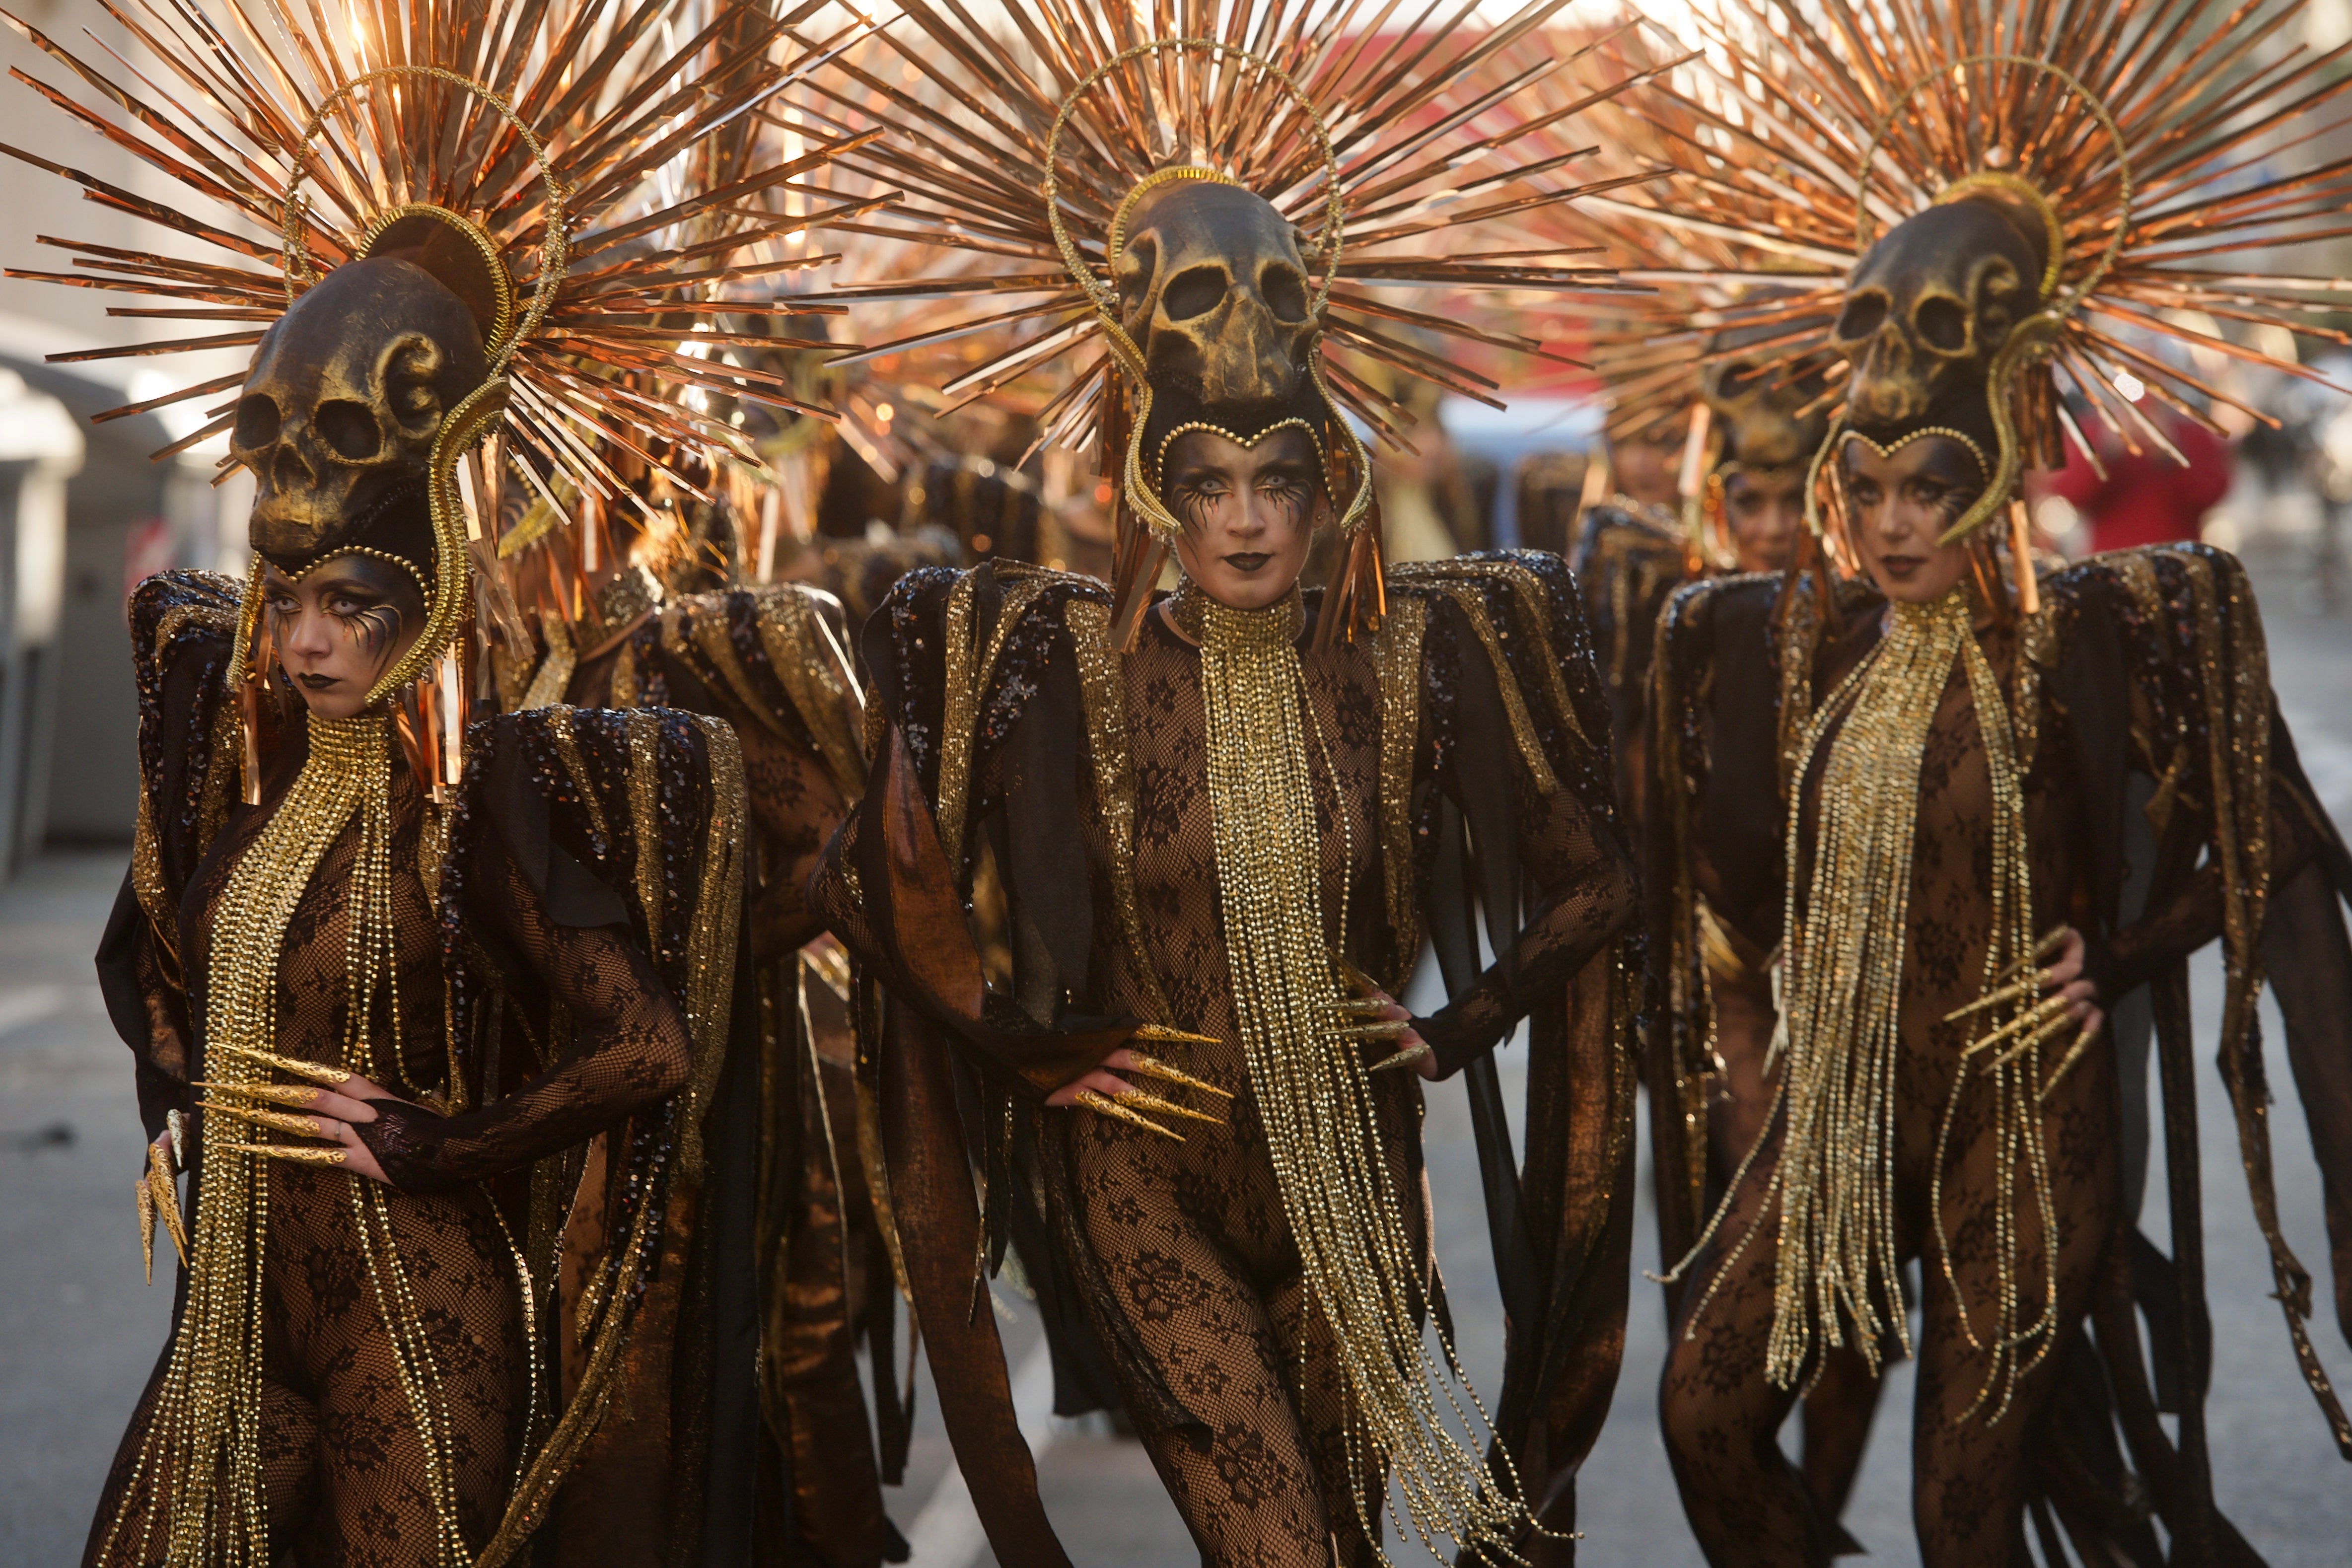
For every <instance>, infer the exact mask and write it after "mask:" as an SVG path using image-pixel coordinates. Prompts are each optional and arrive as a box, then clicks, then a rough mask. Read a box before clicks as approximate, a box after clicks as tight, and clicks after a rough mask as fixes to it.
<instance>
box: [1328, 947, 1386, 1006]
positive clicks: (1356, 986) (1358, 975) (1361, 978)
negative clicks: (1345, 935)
mask: <svg viewBox="0 0 2352 1568" xmlns="http://www.w3.org/2000/svg"><path fill="white" fill-rule="evenodd" d="M1331 967H1332V968H1334V969H1336V970H1338V971H1339V982H1340V984H1343V985H1345V986H1347V988H1348V989H1349V990H1350V991H1352V992H1354V993H1355V994H1356V995H1357V996H1358V997H1364V996H1367V995H1369V994H1370V993H1372V992H1375V991H1378V990H1379V989H1380V988H1381V983H1380V982H1379V981H1377V980H1375V979H1373V978H1372V977H1371V976H1370V975H1369V974H1367V973H1364V972H1363V971H1362V970H1360V969H1359V968H1357V967H1356V966H1355V965H1354V964H1353V963H1349V960H1348V955H1347V954H1346V953H1344V952H1335V953H1333V954H1332V955H1331Z"/></svg>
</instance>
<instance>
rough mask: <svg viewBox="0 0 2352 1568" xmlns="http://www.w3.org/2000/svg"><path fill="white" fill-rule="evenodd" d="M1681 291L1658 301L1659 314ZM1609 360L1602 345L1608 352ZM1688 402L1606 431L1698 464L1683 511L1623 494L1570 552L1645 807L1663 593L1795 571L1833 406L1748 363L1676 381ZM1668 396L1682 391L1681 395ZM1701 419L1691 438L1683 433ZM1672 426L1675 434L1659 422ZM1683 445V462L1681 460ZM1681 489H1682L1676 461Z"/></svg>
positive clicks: (1591, 517)
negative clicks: (1819, 410) (1670, 415)
mask: <svg viewBox="0 0 2352 1568" xmlns="http://www.w3.org/2000/svg"><path fill="white" fill-rule="evenodd" d="M1679 303H1680V301H1677V300H1671V299H1669V300H1664V301H1661V302H1659V303H1656V304H1653V305H1652V306H1651V308H1650V313H1651V314H1652V315H1653V316H1664V314H1665V313H1666V312H1667V311H1670V310H1674V309H1675V306H1676V305H1677V304H1679ZM1603 363H1604V365H1606V364H1607V363H1609V362H1608V360H1607V359H1606V358H1604V360H1603ZM1680 390H1681V391H1682V392H1683V393H1684V395H1685V397H1687V398H1688V399H1689V402H1688V403H1687V404H1686V405H1684V406H1682V407H1679V408H1677V409H1676V411H1675V412H1676V417H1675V418H1674V419H1672V420H1671V421H1670V422H1668V423H1667V424H1665V425H1664V426H1661V425H1660V424H1658V423H1657V420H1658V419H1659V417H1660V410H1659V406H1658V405H1659V403H1660V401H1661V399H1660V398H1658V397H1657V396H1656V395H1650V396H1646V397H1644V398H1643V399H1642V400H1641V401H1640V402H1638V403H1635V404H1633V405H1629V406H1627V407H1625V408H1623V409H1622V417H1623V420H1624V423H1625V425H1626V426H1630V428H1628V429H1626V430H1622V431H1621V432H1619V433H1618V434H1616V435H1613V436H1612V437H1611V438H1610V443H1609V449H1610V451H1611V453H1612V458H1611V466H1612V472H1614V471H1617V457H1616V454H1621V453H1641V454H1643V459H1642V461H1643V467H1642V468H1641V469H1640V472H1641V473H1642V474H1643V475H1644V476H1647V475H1649V473H1650V470H1651V468H1653V467H1654V466H1655V465H1656V464H1657V463H1663V462H1664V458H1662V457H1661V456H1660V454H1661V452H1662V451H1663V449H1664V447H1667V446H1669V445H1671V446H1673V447H1675V448H1677V454H1678V455H1677V457H1676V459H1675V461H1676V462H1677V463H1678V464H1682V465H1683V466H1686V467H1688V468H1690V469H1691V470H1692V477H1691V483H1690V485H1689V487H1688V488H1689V489H1691V491H1692V494H1691V496H1690V498H1689V499H1688V500H1685V501H1683V502H1682V503H1681V505H1680V508H1679V510H1681V511H1682V512H1683V513H1685V514H1686V515H1685V516H1682V517H1678V518H1675V521H1674V522H1673V526H1672V527H1671V528H1668V527H1667V526H1665V522H1666V519H1667V518H1668V517H1669V516H1671V515H1672V514H1673V511H1674V510H1675V509H1674V508H1670V507H1669V506H1667V505H1666V504H1665V503H1651V502H1645V501H1640V500H1635V499H1634V498H1633V497H1631V496H1628V495H1626V494H1623V493H1622V492H1621V493H1620V494H1619V495H1617V496H1616V497H1615V498H1614V499H1613V500H1611V501H1610V502H1609V503H1607V504H1605V505H1601V506H1596V507H1592V508H1591V509H1589V510H1587V511H1586V512H1585V514H1584V516H1583V519H1582V520H1581V521H1580V524H1579V526H1578V532H1577V541H1576V552H1575V554H1574V555H1573V556H1572V557H1571V558H1570V566H1571V567H1572V569H1573V570H1574V572H1575V574H1576V582H1577V588H1578V590H1579V592H1580V593H1581V594H1582V595H1583V597H1584V614H1585V619H1586V622H1587V623H1588V624H1589V625H1590V626H1591V628H1592V641H1593V647H1594V651H1595V654H1596V656H1597V657H1598V658H1599V659H1600V661H1601V671H1602V674H1601V680H1602V683H1603V685H1604V686H1605V687H1606V688H1607V689H1608V692H1609V710H1610V717H1611V722H1612V731H1613V738H1614V741H1615V744H1616V749H1617V764H1618V770H1617V771H1618V779H1619V790H1620V798H1621V799H1622V801H1623V802H1624V803H1625V805H1626V809H1627V810H1628V811H1630V812H1633V814H1634V815H1635V816H1636V818H1637V819H1638V818H1639V817H1640V816H1641V815H1642V812H1643V800H1642V781H1643V779H1644V778H1645V777H1646V776H1647V775H1646V773H1645V770H1644V767H1643V759H1644V758H1646V757H1647V756H1648V754H1649V742H1650V734H1649V731H1650V728H1651V725H1650V721H1649V692H1650V659H1651V653H1652V649H1653V647H1654V638H1655V634H1656V628H1657V621H1658V612H1659V611H1660V610H1662V609H1664V607H1665V603H1666V599H1667V596H1668V595H1671V594H1672V593H1673V592H1674V591H1675V589H1676V588H1678V587H1680V586H1681V585H1682V584H1685V583H1686V582H1689V581H1691V580H1692V579H1693V578H1696V577H1698V576H1701V575H1706V574H1718V573H1727V572H1728V573H1742V572H1781V571H1786V570H1787V569H1788V568H1789V566H1790V563H1791V562H1792V561H1793V560H1794V558H1795V555H1796V547H1797V539H1798V535H1799V532H1800V530H1799V527H1798V524H1799V523H1800V522H1801V521H1802V519H1803V515H1804V503H1803V500H1802V492H1803V488H1804V479H1805V475H1806V473H1807V472H1808V470H1809V466H1810V464H1811V458H1812V455H1813V453H1814V451H1815V450H1816V449H1817V448H1818V447H1820V445H1821V439H1822V432H1823V431H1824V430H1825V429H1826V428H1827V427H1828V421H1827V420H1826V419H1825V418H1822V417H1821V416H1818V415H1816V414H1814V413H1813V412H1812V411H1811V409H1809V408H1808V407H1807V406H1806V405H1808V404H1809V403H1811V402H1813V401H1815V400H1817V399H1818V397H1819V395H1820V393H1821V390H1822V389H1821V388H1820V387H1819V386H1818V385H1812V386H1788V385H1783V384H1780V383H1779V382H1778V381H1776V380H1773V379H1769V378H1761V379H1759V377H1758V376H1756V375H1755V374H1754V372H1753V370H1752V368H1751V367H1750V366H1749V365H1748V363H1745V362H1742V361H1738V360H1731V361H1728V362H1724V363H1716V364H1712V365H1710V366H1708V367H1707V369H1706V374H1704V376H1693V377H1691V378H1690V383H1689V384H1688V385H1686V386H1685V387H1684V388H1682V389H1680ZM1665 401H1668V402H1669V403H1672V402H1676V401H1679V400H1676V399H1674V398H1672V397H1669V398H1667V399H1666V400H1665ZM1693 426H1696V430H1697V435H1696V446H1695V447H1693V445H1692V440H1691V438H1689V437H1687V435H1686V433H1687V432H1688V430H1689V429H1690V428H1691V427H1693ZM1662 429H1663V430H1665V431H1668V432H1674V434H1673V435H1672V437H1671V439H1668V438H1665V437H1662V436H1661V433H1660V432H1661V430H1662ZM1685 458H1687V461H1685ZM1666 486H1667V487H1669V488H1671V489H1672V492H1673V495H1674V496H1675V497H1679V496H1680V495H1681V493H1682V490H1683V488H1684V487H1683V484H1682V482H1681V480H1680V479H1677V478H1675V477H1674V476H1672V475H1671V474H1670V475H1669V477H1668V479H1667V480H1666Z"/></svg>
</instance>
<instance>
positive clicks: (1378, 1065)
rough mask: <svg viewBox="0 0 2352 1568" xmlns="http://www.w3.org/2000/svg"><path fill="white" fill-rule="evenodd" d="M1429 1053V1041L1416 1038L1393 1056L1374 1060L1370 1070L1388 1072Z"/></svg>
mask: <svg viewBox="0 0 2352 1568" xmlns="http://www.w3.org/2000/svg"><path fill="white" fill-rule="evenodd" d="M1428 1054H1429V1045H1428V1042H1427V1041H1424V1040H1415V1041H1414V1042H1413V1043H1412V1044H1411V1045H1409V1046H1407V1047H1405V1048H1404V1049H1402V1050H1401V1051H1399V1052H1397V1053H1396V1055H1394V1056H1392V1057H1382V1058H1381V1059H1380V1060H1379V1061H1376V1062H1374V1063H1373V1064H1372V1065H1371V1067H1370V1069H1369V1070H1370V1071H1372V1072H1386V1071H1388V1070H1389V1068H1401V1067H1403V1066H1404V1065H1405V1064H1406V1063H1408V1062H1417V1061H1419V1060H1421V1058H1423V1057H1425V1056H1427V1055H1428Z"/></svg>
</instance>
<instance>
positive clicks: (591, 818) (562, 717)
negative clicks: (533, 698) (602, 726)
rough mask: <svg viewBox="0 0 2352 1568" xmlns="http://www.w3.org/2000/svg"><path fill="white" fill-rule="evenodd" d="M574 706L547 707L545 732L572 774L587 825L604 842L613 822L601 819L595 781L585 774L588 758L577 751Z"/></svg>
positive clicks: (601, 808) (578, 738)
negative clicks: (573, 720) (585, 812)
mask: <svg viewBox="0 0 2352 1568" xmlns="http://www.w3.org/2000/svg"><path fill="white" fill-rule="evenodd" d="M573 711H574V710H572V709H570V708H563V707H557V708H552V709H550V710H548V715H547V732H548V735H549V737H550V738H551V739H552V740H553V741H554V742H555V754H556V755H557V756H559V757H562V759H563V766H564V768H565V770H566V771H567V772H569V773H571V774H572V793H573V794H575V795H578V796H579V797H580V804H581V805H582V806H583V808H584V809H585V810H586V811H587V813H588V826H591V827H593V828H594V829H595V830H596V836H597V837H599V838H602V839H604V841H605V842H606V843H608V844H609V843H611V842H612V838H613V825H612V824H611V823H609V822H607V821H605V820H604V801H603V799H602V798H601V797H599V796H598V795H597V794H596V781H595V780H594V779H593V778H591V777H589V776H588V759H587V758H586V757H584V756H583V755H582V754H581V752H580V737H579V735H578V734H577V733H575V732H574V731H573V730H572V713H573Z"/></svg>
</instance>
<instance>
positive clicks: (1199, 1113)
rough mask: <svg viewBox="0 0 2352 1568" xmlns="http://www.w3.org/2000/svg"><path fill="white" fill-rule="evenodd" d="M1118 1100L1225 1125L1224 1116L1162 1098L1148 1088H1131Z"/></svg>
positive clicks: (1126, 1103) (1127, 1104) (1123, 1103)
mask: <svg viewBox="0 0 2352 1568" xmlns="http://www.w3.org/2000/svg"><path fill="white" fill-rule="evenodd" d="M1118 1102H1119V1103H1120V1104H1121V1105H1124V1106H1127V1107H1129V1108H1130V1109H1132V1110H1150V1111H1155V1112H1157V1113H1159V1114H1160V1115H1161V1116H1181V1117H1183V1118H1184V1119H1185V1120H1187V1121H1207V1122H1212V1123H1213V1124H1215V1125H1216V1126H1219V1127H1223V1126H1224V1125H1225V1119H1224V1118H1223V1117H1222V1116H1212V1115H1210V1114H1209V1113H1208V1112H1207V1111H1205V1110H1193V1109H1192V1107H1190V1106H1187V1105H1179V1104H1177V1103H1176V1102H1175V1101H1174V1100H1162V1099H1160V1097H1159V1096H1158V1095H1156V1094H1153V1093H1151V1092H1150V1091H1149V1090H1147V1089H1129V1090H1128V1091H1127V1092H1126V1093H1125V1094H1122V1095H1119V1096H1118Z"/></svg>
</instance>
